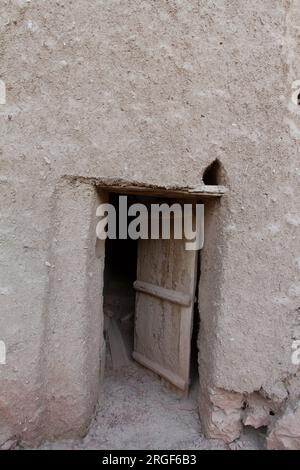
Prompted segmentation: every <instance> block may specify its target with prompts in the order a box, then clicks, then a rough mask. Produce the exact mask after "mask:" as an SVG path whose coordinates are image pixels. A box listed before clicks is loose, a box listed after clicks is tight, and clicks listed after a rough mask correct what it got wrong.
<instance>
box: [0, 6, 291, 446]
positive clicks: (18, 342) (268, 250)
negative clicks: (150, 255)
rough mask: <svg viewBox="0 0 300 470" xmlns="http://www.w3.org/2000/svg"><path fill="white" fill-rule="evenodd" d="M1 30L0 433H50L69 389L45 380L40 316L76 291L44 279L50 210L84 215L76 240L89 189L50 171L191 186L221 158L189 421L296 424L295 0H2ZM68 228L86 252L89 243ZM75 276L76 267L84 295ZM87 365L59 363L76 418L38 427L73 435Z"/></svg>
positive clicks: (79, 333) (53, 348)
mask: <svg viewBox="0 0 300 470" xmlns="http://www.w3.org/2000/svg"><path fill="white" fill-rule="evenodd" d="M0 28H1V36H0V57H1V59H0V60H1V68H0V74H1V76H0V79H1V80H3V81H4V82H5V84H6V91H7V101H6V104H5V105H0V112H1V144H0V147H1V155H0V194H1V233H0V252H1V271H0V278H1V279H0V311H1V316H0V340H4V341H5V343H6V345H7V350H8V351H7V365H6V366H2V365H1V366H0V368H1V369H0V389H1V395H0V442H5V440H7V439H9V438H11V437H13V436H17V438H18V439H22V440H23V441H24V442H29V443H35V442H38V441H39V439H41V438H43V437H45V436H47V437H49V436H50V437H51V429H47V430H46V426H45V423H46V422H48V419H49V409H51V407H50V405H49V403H50V401H51V400H52V401H53V400H55V399H56V398H57V396H60V397H61V398H62V402H63V399H64V398H65V399H66V400H67V398H68V386H67V385H66V388H64V389H63V390H58V389H57V385H55V383H56V382H57V377H56V376H55V374H56V373H57V370H56V371H55V363H56V362H55V361H56V360H57V355H58V356H59V355H60V353H59V352H57V344H56V343H55V340H54V339H53V334H52V331H51V327H49V325H51V324H52V323H51V322H52V321H53V318H55V317H53V311H57V309H58V310H60V311H63V312H65V310H64V305H65V303H64V302H66V301H67V298H68V296H69V297H70V298H71V299H72V301H74V298H72V295H71V293H72V288H71V283H70V279H68V280H67V281H66V283H65V286H66V287H65V289H59V288H58V287H55V289H53V288H52V289H50V287H51V286H53V285H54V286H57V283H58V282H59V281H58V279H59V278H60V277H59V274H55V275H54V276H55V282H54V283H53V281H52V277H53V271H55V269H56V268H55V263H53V261H52V259H50V257H51V256H52V254H53V246H54V244H55V235H54V228H55V227H54V228H53V224H54V222H55V220H56V222H57V219H55V218H56V217H57V214H58V213H59V212H55V211H56V210H57V207H62V210H63V213H64V214H67V215H66V218H67V221H68V222H70V223H72V221H73V218H74V217H75V220H78V216H79V215H82V216H83V220H85V221H86V222H87V225H86V226H85V227H84V228H81V230H83V233H82V237H83V238H80V240H81V241H82V240H84V237H86V239H88V240H90V238H91V232H90V230H92V216H91V215H88V214H91V213H92V212H91V210H92V209H91V208H93V207H94V204H95V203H96V200H97V199H96V197H97V196H96V195H95V193H93V192H92V188H86V189H83V190H82V189H81V188H80V191H81V193H80V194H81V196H78V195H77V192H76V191H75V193H76V195H74V194H73V196H70V191H71V193H72V190H71V189H70V188H68V189H66V193H67V194H69V196H67V197H66V199H62V200H63V206H60V205H59V204H60V202H58V201H61V199H59V197H57V188H58V187H60V184H61V178H62V177H63V176H64V175H78V176H85V177H88V176H90V177H113V178H119V177H123V178H125V179H127V180H129V181H130V180H136V181H141V182H144V183H150V184H151V183H153V184H170V185H172V184H174V185H176V184H180V185H181V186H185V185H191V186H192V185H197V184H201V181H202V174H203V171H204V170H205V168H206V167H207V165H209V164H210V163H211V162H212V161H213V160H214V159H215V158H218V159H219V161H220V162H221V164H222V167H223V169H224V172H225V173H226V176H225V177H224V178H223V181H222V182H223V183H225V184H226V185H227V186H228V188H229V193H228V195H226V196H224V198H223V199H222V200H221V202H216V203H210V204H209V207H208V208H207V218H206V221H207V224H206V225H207V227H206V232H207V234H206V245H205V250H204V253H203V257H202V259H203V263H202V277H201V283H200V299H201V321H202V323H201V325H202V326H201V336H200V341H199V346H200V378H201V394H200V412H201V417H202V424H203V427H204V430H205V431H206V433H207V434H208V435H210V436H212V437H215V436H221V437H223V438H224V439H226V440H229V441H230V440H233V439H234V438H235V437H236V435H238V433H239V432H240V427H241V421H242V420H243V421H244V423H249V422H250V423H252V424H251V425H255V426H258V425H261V422H262V421H264V420H265V421H266V420H267V418H268V423H267V424H268V425H269V426H270V437H269V446H270V447H272V445H278V440H280V439H281V438H280V436H281V434H280V432H279V437H278V435H276V437H275V438H274V439H273V441H272V436H273V437H274V433H275V434H276V426H277V427H280V423H282V422H284V425H285V426H286V420H287V419H288V418H286V416H285V410H287V414H288V416H292V420H293V423H291V428H292V426H294V423H295V421H297V420H296V419H295V416H296V413H297V409H298V404H297V403H298V400H299V394H300V389H299V383H297V377H296V373H297V367H296V366H293V365H292V362H291V354H292V341H293V339H295V335H297V334H298V333H297V331H296V329H297V328H296V326H295V325H296V321H297V319H296V316H297V308H298V307H299V294H300V284H299V269H300V261H299V260H300V258H299V256H300V255H299V235H298V231H299V224H300V220H299V191H298V188H299V173H300V172H299V156H298V150H299V148H298V140H299V138H300V117H299V114H298V108H297V105H296V104H293V102H292V100H291V97H292V93H293V92H294V91H295V89H297V86H298V85H299V84H298V85H297V83H296V84H295V83H294V82H295V81H296V80H300V70H298V68H299V61H297V60H296V58H297V53H298V48H299V31H300V30H299V28H300V4H299V1H296V0H294V1H292V0H291V1H287V0H282V1H280V2H274V1H272V0H263V1H257V0H255V1H254V0H249V1H248V2H244V1H241V0H230V1H229V0H217V1H204V0H191V1H189V2H183V1H180V0H156V1H149V0H147V1H141V0H139V1H137V0H128V1H120V0H110V1H102V0H89V1H87V0H76V1H71V0H70V1H67V0H59V1H56V2H46V1H43V0H31V1H28V0H7V1H4V0H2V1H1V4H0ZM293 83H294V86H295V87H296V88H295V89H293ZM299 88H300V86H299ZM298 129H299V130H298ZM63 193H64V190H63ZM60 194H61V193H60ZM77 197H78V198H79V202H78V204H76V198H77ZM68 198H70V203H69V202H68ZM74 198H75V200H74ZM83 201H86V204H85V203H84V202H83ZM57 204H58V206H57ZM82 204H83V205H82ZM77 207H79V209H78V211H79V212H78V213H77V214H76V216H74V210H75V209H76V208H77ZM87 212H88V214H87ZM53 214H55V215H53ZM79 219H80V218H79ZM77 235H78V234H77ZM297 237H298V238H297ZM62 238H63V239H64V237H62ZM70 238H71V240H70V250H71V251H72V250H73V252H74V255H76V256H78V257H79V258H80V257H81V256H83V258H82V259H81V258H80V263H79V265H80V266H81V267H82V266H85V265H86V262H87V260H88V259H90V260H92V257H91V258H89V256H90V255H86V256H85V257H84V255H83V250H84V247H83V246H82V249H78V237H76V236H74V239H73V238H72V237H70ZM72 240H73V242H72ZM59 250H60V246H59V249H58V253H59ZM54 251H55V250H54ZM91 262H92V261H91ZM53 266H54V267H53ZM73 268H74V270H76V265H74V267H73ZM65 269H66V270H67V269H68V268H67V267H65ZM95 269H96V270H97V269H99V266H97V267H96V268H95ZM83 271H84V274H83ZM66 272H67V271H65V273H66ZM86 275H87V272H86V271H85V270H84V269H83V268H82V269H80V270H78V271H77V272H76V273H75V278H76V280H77V281H78V282H77V281H76V282H77V283H75V285H76V286H78V288H79V289H82V297H81V298H84V295H85V294H84V289H83V287H82V286H83V283H84V282H85V279H86V278H85V277H83V276H86ZM51 283H52V284H51ZM62 291H64V294H63V298H62V299H61V300H60V295H61V292H62ZM49 292H51V295H50V297H49ZM56 292H59V294H56ZM96 301H97V299H96V300H95V302H96ZM53 302H54V304H53ZM55 302H58V304H55ZM53 305H56V306H55V307H54V306H53ZM94 308H95V304H94V303H93V305H88V306H87V305H86V304H84V303H83V307H82V310H81V311H80V312H79V313H78V318H77V320H78V321H77V324H78V328H77V329H76V330H73V333H74V334H73V333H72V332H70V335H71V336H72V334H73V336H72V338H73V339H72V341H70V343H68V342H67V343H66V344H73V343H72V342H73V341H76V338H77V339H78V338H79V341H81V340H82V337H83V334H84V332H85V333H86V335H87V337H88V334H91V332H89V331H87V329H88V321H87V319H86V318H87V316H86V312H91V311H92V310H93V309H94ZM59 318H61V317H59ZM99 321H100V320H99ZM67 324H68V320H67ZM57 326H58V325H57V323H55V328H54V329H56V328H57ZM298 339H300V338H298ZM66 347H67V346H66ZM97 347H99V348H100V349H101V344H100V340H99V344H98V345H97V344H94V348H95V349H96V348H97ZM71 348H72V346H71ZM81 351H84V348H83V347H82V349H81ZM69 353H70V357H69V356H68V357H69V359H70V358H71V357H73V354H72V350H70V351H69ZM89 353H91V350H89V351H88V350H86V354H89ZM83 354H84V353H83ZM59 360H61V358H59ZM70 360H71V359H70ZM47 364H48V365H47ZM49 364H51V368H53V370H52V369H51V370H52V372H53V374H52V373H48V372H49V371H50V369H49ZM80 364H81V365H80ZM85 365H86V356H82V357H81V361H79V365H78V368H77V369H76V371H75V370H74V371H73V373H74V375H77V374H79V375H80V374H82V376H81V378H80V380H79V381H78V382H76V384H75V389H74V388H73V391H74V396H75V397H77V398H74V400H75V401H73V404H74V406H73V407H71V408H73V409H75V408H76V406H75V405H76V403H77V402H76V400H78V403H81V404H83V407H82V409H81V411H80V410H79V412H78V413H79V414H80V417H79V418H78V415H77V416H75V415H74V416H72V411H71V410H69V411H68V412H69V413H71V416H69V415H68V417H65V423H64V424H62V426H61V428H60V429H53V436H54V435H63V434H64V433H65V434H72V432H73V433H74V434H76V433H82V432H84V429H85V426H87V424H88V421H89V419H90V416H91V413H92V411H91V410H92V409H93V407H94V404H95V400H96V398H95V389H96V384H95V383H94V384H90V379H91V377H92V374H93V372H92V371H88V370H87V369H86V367H85ZM45 367H46V368H47V370H48V372H47V373H46V372H45ZM95 367H96V369H97V366H96V365H95ZM71 369H72V367H71ZM94 371H95V369H94ZM68 374H69V375H67V377H69V376H70V377H71V378H70V383H71V384H72V380H73V379H72V370H71V371H69V373H68ZM51 377H52V378H51ZM67 377H66V380H67ZM86 382H88V383H89V384H90V388H89V390H88V392H87V390H86V389H85V385H84V384H85V383H86ZM73 385H74V382H73ZM93 390H94V392H93ZM64 394H65V397H63V395H64ZM87 395H88V396H89V398H88V399H87V400H86V402H85V403H84V398H82V397H84V396H87ZM291 401H292V402H293V404H291ZM208 404H209V406H208ZM245 404H247V408H246V409H243V408H245ZM269 408H270V409H269ZM251 410H253V412H251ZM262 410H263V411H262ZM266 410H267V412H266ZM293 410H294V412H293ZM270 411H271V412H272V413H273V414H275V416H273V417H272V419H271V420H270V414H269V412H270ZM247 413H248V414H247ZM50 414H51V413H50ZM257 415H259V418H257ZM267 415H268V416H267ZM282 415H283V417H282ZM55 416H56V415H55V414H54V412H53V415H52V418H51V419H55ZM262 416H263V418H262ZM278 416H279V418H278V419H277V417H278ZM228 417H229V418H228ZM256 418H257V419H256ZM78 419H79V421H80V426H79V427H80V429H78V428H76V426H75V425H74V422H75V421H76V422H78ZM255 419H256V421H255ZM68 420H69V421H68ZM249 420H250V421H249ZM271 421H272V422H271ZM50 422H51V420H50ZM276 423H277V424H276ZM53 426H54V425H53ZM288 427H289V426H288V425H287V428H288ZM279 431H280V430H279ZM293 433H294V434H295V431H294V428H293ZM277 434H278V433H277ZM283 434H284V433H283ZM299 434H300V433H299ZM293 439H294V437H293ZM272 442H273V443H272ZM293 442H294V441H293ZM274 443H275V444H274ZM294 445H295V444H294ZM297 445H299V441H298V444H297ZM283 446H285V444H283Z"/></svg>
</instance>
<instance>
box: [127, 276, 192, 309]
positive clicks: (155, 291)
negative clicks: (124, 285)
mask: <svg viewBox="0 0 300 470" xmlns="http://www.w3.org/2000/svg"><path fill="white" fill-rule="evenodd" d="M133 287H134V288H135V290H136V291H138V292H142V293H143V294H148V295H152V296H153V297H158V298H159V299H163V300H168V301H169V302H172V303H173V304H177V305H183V306H184V307H189V306H190V305H191V302H192V296H191V295H189V294H185V293H183V292H177V291H175V290H171V289H165V288H164V287H160V286H156V285H154V284H150V283H149V282H142V281H135V283H134V284H133Z"/></svg>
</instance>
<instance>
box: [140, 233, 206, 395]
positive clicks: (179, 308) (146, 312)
mask: <svg viewBox="0 0 300 470" xmlns="http://www.w3.org/2000/svg"><path fill="white" fill-rule="evenodd" d="M198 256H199V251H187V250H186V249H185V240H174V239H170V240H139V248H138V266H137V281H136V282H135V283H134V287H135V289H136V291H137V293H136V308H135V309H136V311H135V339H134V352H133V358H134V359H135V360H136V361H137V362H139V363H140V364H142V365H143V366H145V367H147V368H149V369H151V370H152V371H154V372H156V373H157V374H158V375H160V376H161V377H163V378H164V379H166V380H167V381H168V382H170V383H171V384H173V385H175V387H177V388H178V389H180V390H182V391H184V392H185V391H187V390H188V387H189V375H190V353H191V336H192V327H193V308H194V299H195V285H196V272H197V260H198Z"/></svg>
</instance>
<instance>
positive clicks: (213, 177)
mask: <svg viewBox="0 0 300 470" xmlns="http://www.w3.org/2000/svg"><path fill="white" fill-rule="evenodd" d="M221 171H222V166H221V163H220V161H219V160H218V159H217V158H216V159H215V160H214V161H213V162H212V163H211V164H210V165H209V166H208V167H207V168H206V170H205V171H204V173H203V183H204V184H205V185H208V186H216V185H218V184H220V179H221Z"/></svg>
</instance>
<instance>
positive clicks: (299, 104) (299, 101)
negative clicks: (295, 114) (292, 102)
mask: <svg viewBox="0 0 300 470" xmlns="http://www.w3.org/2000/svg"><path fill="white" fill-rule="evenodd" d="M297 104H298V106H300V93H299V95H298V96H297Z"/></svg>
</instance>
